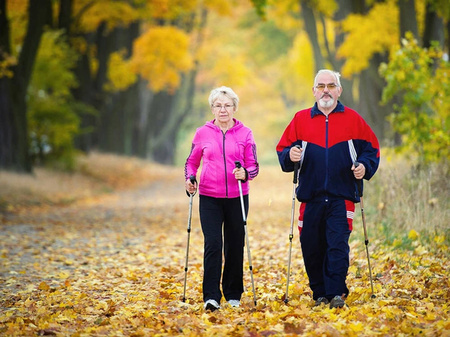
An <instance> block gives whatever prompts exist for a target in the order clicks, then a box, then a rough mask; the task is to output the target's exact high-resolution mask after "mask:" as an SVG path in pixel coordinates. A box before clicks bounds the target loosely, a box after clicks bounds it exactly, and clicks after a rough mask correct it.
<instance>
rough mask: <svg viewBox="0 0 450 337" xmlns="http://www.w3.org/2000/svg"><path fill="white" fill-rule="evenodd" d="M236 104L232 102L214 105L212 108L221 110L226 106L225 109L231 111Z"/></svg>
mask: <svg viewBox="0 0 450 337" xmlns="http://www.w3.org/2000/svg"><path fill="white" fill-rule="evenodd" d="M233 107H234V105H231V104H225V105H213V106H212V108H213V109H214V110H217V111H220V110H222V108H225V110H227V111H229V110H231V109H233Z"/></svg>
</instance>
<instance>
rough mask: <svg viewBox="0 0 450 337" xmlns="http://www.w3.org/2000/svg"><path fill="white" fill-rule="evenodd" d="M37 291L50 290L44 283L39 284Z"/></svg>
mask: <svg viewBox="0 0 450 337" xmlns="http://www.w3.org/2000/svg"><path fill="white" fill-rule="evenodd" d="M38 289H39V290H45V291H47V290H49V289H50V286H49V285H48V284H47V283H45V282H41V283H40V284H39V287H38Z"/></svg>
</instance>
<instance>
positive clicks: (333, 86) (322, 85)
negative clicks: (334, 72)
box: [316, 83, 338, 90]
mask: <svg viewBox="0 0 450 337" xmlns="http://www.w3.org/2000/svg"><path fill="white" fill-rule="evenodd" d="M325 87H327V88H328V89H329V90H333V89H336V88H337V87H338V85H337V84H336V83H328V84H325V83H319V84H317V85H316V89H317V90H324V89H325Z"/></svg>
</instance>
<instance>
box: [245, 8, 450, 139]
mask: <svg viewBox="0 0 450 337" xmlns="http://www.w3.org/2000/svg"><path fill="white" fill-rule="evenodd" d="M253 3H254V5H255V6H256V8H257V9H258V10H259V11H260V12H263V13H265V18H267V17H268V16H269V15H270V13H271V12H273V10H272V8H273V7H277V6H281V5H280V4H283V3H293V1H291V0H286V1H281V2H280V1H278V2H277V3H275V2H271V1H268V0H266V1H263V0H258V1H253ZM420 6H423V7H425V15H424V16H423V15H421V13H418V12H416V10H415V8H420ZM297 8H298V12H297V14H300V15H301V19H302V20H301V21H302V23H303V27H302V29H303V30H304V31H305V32H306V33H307V36H308V39H309V44H310V45H311V53H312V55H313V58H314V69H315V71H317V70H318V69H320V68H322V67H331V68H333V69H334V70H337V71H339V72H341V74H342V75H343V78H342V82H343V86H344V89H345V90H344V91H343V96H342V100H343V102H344V104H346V105H350V106H354V107H355V108H356V109H357V110H358V111H360V112H361V114H363V115H364V117H365V118H366V119H367V120H368V122H369V123H370V124H371V126H372V127H373V128H374V130H375V132H376V133H377V135H378V136H379V138H380V139H383V138H384V135H385V126H386V117H387V116H388V115H389V114H390V112H391V111H392V107H389V106H381V105H380V101H381V96H382V89H383V87H384V86H385V81H384V80H383V78H382V77H381V76H380V74H379V72H378V68H379V66H380V64H381V63H383V62H387V60H388V55H389V52H390V51H391V49H392V48H393V47H395V46H398V44H399V42H400V39H401V37H402V36H404V34H405V33H406V32H407V31H412V32H413V34H417V36H418V37H420V39H419V40H421V41H423V46H425V47H427V46H429V45H430V41H438V43H439V44H440V45H441V46H443V49H444V50H445V49H446V48H448V42H446V41H445V39H444V29H443V27H444V26H445V25H446V26H447V27H448V25H449V24H448V22H449V15H450V14H449V13H450V11H449V10H448V2H445V1H440V0H434V1H426V2H425V1H422V0H416V1H407V0H399V1H386V2H373V3H368V2H366V1H349V0H336V1H334V0H322V1H320V0H319V1H306V0H300V1H299V6H298V7H297ZM387 13H388V14H387ZM288 15H289V14H288ZM419 27H423V29H419ZM330 29H331V30H332V31H333V32H332V33H331V34H330ZM447 30H448V29H447ZM298 52H299V53H301V54H302V55H304V54H305V53H304V50H298ZM355 89H356V90H355ZM354 94H356V95H354Z"/></svg>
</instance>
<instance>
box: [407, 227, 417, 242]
mask: <svg viewBox="0 0 450 337" xmlns="http://www.w3.org/2000/svg"><path fill="white" fill-rule="evenodd" d="M418 237H419V234H418V233H417V232H416V231H415V230H414V229H411V230H410V231H409V233H408V239H411V240H417V238H418Z"/></svg>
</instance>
